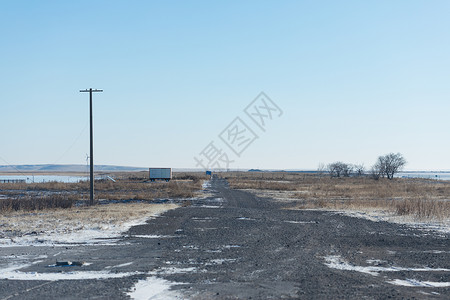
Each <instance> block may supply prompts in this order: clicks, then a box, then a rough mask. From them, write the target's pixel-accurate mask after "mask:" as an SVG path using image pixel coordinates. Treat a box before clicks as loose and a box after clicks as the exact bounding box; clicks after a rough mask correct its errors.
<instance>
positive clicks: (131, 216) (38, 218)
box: [0, 204, 177, 247]
mask: <svg viewBox="0 0 450 300" xmlns="http://www.w3.org/2000/svg"><path fill="white" fill-rule="evenodd" d="M176 207H177V206H176V205H174V204H109V205H102V206H95V207H89V208H83V209H70V210H54V211H45V212H39V213H28V214H26V213H12V214H10V215H2V216H1V217H0V230H1V231H0V247H13V246H26V245H33V246H49V245H52V246H64V245H67V244H71V245H74V244H102V245H115V244H116V242H117V241H118V239H116V240H114V239H113V238H115V237H116V238H120V237H121V235H122V233H124V232H126V231H128V230H129V229H130V228H131V227H132V226H136V225H140V224H145V222H146V221H147V220H148V219H149V218H152V217H156V216H158V215H159V214H161V213H163V212H165V211H167V210H169V209H173V208H176ZM30 228H31V229H30ZM30 231H31V232H30Z"/></svg>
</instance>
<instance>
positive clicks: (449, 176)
mask: <svg viewBox="0 0 450 300" xmlns="http://www.w3.org/2000/svg"><path fill="white" fill-rule="evenodd" d="M395 177H400V178H425V179H436V180H450V172H400V173H398V174H396V176H395Z"/></svg>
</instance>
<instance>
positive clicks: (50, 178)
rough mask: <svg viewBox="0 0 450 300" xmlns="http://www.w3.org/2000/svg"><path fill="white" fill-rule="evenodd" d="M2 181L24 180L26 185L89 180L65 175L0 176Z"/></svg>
mask: <svg viewBox="0 0 450 300" xmlns="http://www.w3.org/2000/svg"><path fill="white" fill-rule="evenodd" d="M4 179H14V180H17V179H21V180H25V182H26V183H33V182H35V183H42V182H54V181H56V182H65V183H74V182H75V183H76V182H80V181H86V180H89V177H86V176H67V175H34V176H33V175H0V180H4Z"/></svg>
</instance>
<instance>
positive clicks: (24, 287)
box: [0, 179, 450, 299]
mask: <svg viewBox="0 0 450 300" xmlns="http://www.w3.org/2000/svg"><path fill="white" fill-rule="evenodd" d="M209 189H210V192H211V193H213V195H214V196H213V197H210V198H207V199H203V200H198V201H193V205H192V206H188V207H181V208H178V209H175V210H172V211H169V212H167V213H165V214H164V215H162V216H160V217H158V218H156V219H153V220H150V221H149V222H148V224H146V225H141V226H136V227H133V228H131V229H130V231H129V232H127V233H126V235H125V236H124V237H122V238H121V239H120V240H118V241H111V243H110V244H99V245H59V246H55V247H10V248H1V249H0V254H1V255H0V266H1V267H2V268H3V271H2V272H3V273H2V275H1V276H3V277H1V278H8V279H2V280H0V299H52V298H67V299H79V298H96V299H103V298H104V299H124V298H127V297H128V295H127V292H128V291H130V290H133V289H134V287H137V288H138V291H139V289H141V290H140V291H141V292H142V293H144V294H147V295H150V294H151V295H154V296H155V299H165V298H166V297H169V296H171V297H179V298H192V299H211V298H215V299H230V298H231V299H234V298H239V299H250V298H251V299H266V298H273V299H291V298H292V299H349V298H350V299H361V298H368V299H386V298H394V299H401V298H418V299H423V298H426V299H448V298H450V239H449V238H450V236H449V235H448V234H446V235H445V234H437V233H432V232H424V231H419V230H416V229H411V228H409V227H406V226H401V225H397V224H390V223H386V222H372V221H368V220H364V219H358V218H352V217H347V216H343V215H340V214H336V213H332V212H325V211H308V210H306V211H298V210H297V211H294V210H286V209H283V207H282V206H281V204H278V203H275V202H274V201H273V200H270V199H261V198H257V197H255V196H253V195H251V194H249V193H246V192H242V191H235V190H230V189H228V187H227V184H226V182H225V181H223V180H221V179H214V180H212V181H211V187H210V188H209ZM63 259H67V260H79V261H86V262H88V263H89V265H85V266H82V267H59V266H53V265H54V264H55V261H56V260H63ZM20 266H21V267H20ZM6 268H9V269H6ZM4 270H7V272H5V271H4ZM8 272H9V273H8ZM5 274H7V275H8V276H6V275H5ZM52 276H53V277H52ZM82 278H88V279H84V280H82ZM40 279H42V280H40ZM61 279H63V280H61ZM146 279H147V280H148V279H152V280H149V281H147V286H146V285H145V280H146ZM163 279H164V280H163ZM139 280H140V281H139ZM138 282H141V283H143V284H141V285H139V284H138V285H137V286H135V285H136V283H138ZM152 282H153V283H154V284H155V285H154V286H152V285H151V283H152ZM145 286H146V287H145ZM169 286H170V291H169V290H168V287H169ZM143 287H144V289H142V288H143ZM158 289H159V290H158ZM158 297H159V298H158Z"/></svg>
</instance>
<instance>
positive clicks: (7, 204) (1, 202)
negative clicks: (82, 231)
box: [0, 195, 75, 212]
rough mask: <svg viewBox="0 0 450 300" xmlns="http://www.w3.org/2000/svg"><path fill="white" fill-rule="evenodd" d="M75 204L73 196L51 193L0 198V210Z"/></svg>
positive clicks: (68, 206)
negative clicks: (47, 194)
mask: <svg viewBox="0 0 450 300" xmlns="http://www.w3.org/2000/svg"><path fill="white" fill-rule="evenodd" d="M74 204H75V199H74V197H73V196H67V195H65V196H64V195H51V196H39V197H30V196H26V197H22V198H16V199H11V198H7V199H0V211H3V212H4V211H20V210H26V211H31V210H43V209H50V208H70V207H73V206H74Z"/></svg>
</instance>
